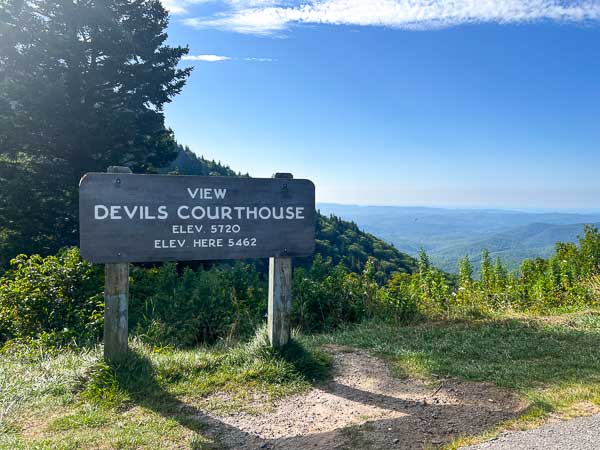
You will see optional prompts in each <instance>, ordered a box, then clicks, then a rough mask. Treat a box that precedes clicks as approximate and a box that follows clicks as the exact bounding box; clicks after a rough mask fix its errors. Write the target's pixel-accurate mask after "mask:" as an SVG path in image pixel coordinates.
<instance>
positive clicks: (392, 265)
mask: <svg viewBox="0 0 600 450" xmlns="http://www.w3.org/2000/svg"><path fill="white" fill-rule="evenodd" d="M178 147H179V152H178V154H177V157H176V158H175V159H174V160H173V162H172V163H171V164H169V166H167V167H165V168H163V169H161V170H160V172H161V173H178V174H181V175H204V176H207V175H210V176H249V175H248V174H245V175H242V174H241V173H240V172H235V171H234V170H232V169H231V168H230V167H229V166H226V165H223V164H221V163H220V162H215V161H211V160H207V159H205V158H203V157H199V156H197V155H196V154H195V153H194V152H192V151H191V150H190V149H189V147H184V146H182V145H179V146H178ZM316 240H317V247H316V254H320V255H321V256H322V257H323V259H325V260H327V259H331V263H332V264H334V265H337V264H340V263H341V264H343V265H344V266H346V267H347V268H348V269H350V270H351V271H354V272H360V271H362V270H363V269H364V267H365V263H366V262H367V260H368V258H369V257H373V258H374V259H375V266H376V269H377V272H378V273H377V276H378V278H379V279H381V280H383V279H384V278H386V277H387V276H389V275H391V274H392V273H394V272H400V273H413V272H414V271H415V270H416V268H417V262H416V260H415V259H414V258H412V257H410V256H408V255H407V254H405V253H402V252H400V251H398V250H397V249H396V248H395V247H394V246H393V245H390V244H389V243H387V242H385V241H383V240H381V239H378V238H376V237H375V236H373V235H371V234H369V233H366V232H364V231H362V230H361V229H360V228H359V227H358V225H356V224H355V223H353V222H348V221H345V220H342V219H340V218H339V217H336V216H335V215H328V216H324V215H322V214H318V220H317V233H316ZM311 260H312V258H311V259H305V260H304V261H302V260H301V261H299V263H300V264H304V265H306V264H308V263H309V262H310V261H311Z"/></svg>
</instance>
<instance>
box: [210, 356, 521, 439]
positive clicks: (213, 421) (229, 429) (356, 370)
mask: <svg viewBox="0 0 600 450" xmlns="http://www.w3.org/2000/svg"><path fill="white" fill-rule="evenodd" d="M328 351H329V352H330V353H331V354H332V356H333V360H334V376H333V379H332V380H331V381H329V382H327V383H325V384H323V385H320V386H317V387H315V388H314V389H312V390H311V391H310V392H307V393H305V394H302V395H297V396H293V397H288V398H284V399H281V400H279V401H278V402H276V404H275V405H273V406H272V407H269V408H264V409H263V408H261V405H260V404H257V405H255V408H254V409H255V410H257V411H260V412H259V413H254V414H249V413H243V412H239V413H230V414H223V415H210V414H209V415H206V414H202V415H201V417H199V419H201V420H202V421H203V422H205V423H207V424H208V427H207V429H206V432H207V433H209V434H212V435H213V436H214V437H215V438H216V440H217V441H218V442H220V443H221V444H222V446H223V447H224V448H226V449H235V450H256V449H260V450H263V449H269V450H308V449H319V450H388V449H390V450H391V449H398V450H420V449H423V448H431V447H434V446H438V445H440V444H444V443H447V442H450V441H451V440H452V439H453V438H456V437H458V436H459V435H464V434H467V435H469V434H470V435H473V434H479V433H481V432H482V431H484V430H487V429H489V428H491V427H493V426H494V425H495V424H497V423H499V422H502V421H504V420H506V419H509V418H512V417H515V416H516V415H517V414H518V413H519V411H521V409H522V408H523V406H524V405H523V403H522V402H521V400H520V399H519V398H517V397H516V396H515V395H514V394H511V393H509V392H506V391H503V390H501V389H498V388H496V387H494V386H492V385H489V384H485V383H469V382H461V381H457V380H442V381H441V384H439V385H437V387H436V385H430V384H427V383H424V382H423V381H419V380H415V379H411V378H399V377H398V376H396V374H394V373H393V371H392V369H391V368H390V367H388V364H387V363H386V362H385V361H383V360H382V359H379V358H377V357H374V356H372V355H370V354H369V353H367V352H364V351H361V350H356V349H349V348H342V347H334V346H330V347H328Z"/></svg>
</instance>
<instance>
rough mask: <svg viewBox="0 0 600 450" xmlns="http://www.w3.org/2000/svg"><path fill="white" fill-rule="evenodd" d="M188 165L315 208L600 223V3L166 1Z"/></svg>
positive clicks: (175, 122)
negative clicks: (183, 80)
mask: <svg viewBox="0 0 600 450" xmlns="http://www.w3.org/2000/svg"><path fill="white" fill-rule="evenodd" d="M164 3H165V5H166V6H167V8H168V9H169V10H170V11H171V13H172V17H171V24H170V27H169V36H170V42H171V43H172V44H180V45H185V44H187V45H189V47H190V59H189V60H186V61H184V62H183V63H184V64H185V65H193V66H195V70H194V73H193V74H192V76H191V78H190V80H189V82H188V84H187V86H186V87H185V89H184V91H183V93H182V94H181V95H180V96H178V97H177V98H175V100H174V102H173V103H172V104H170V105H169V106H168V107H167V109H166V117H167V124H168V125H169V126H170V127H172V128H173V130H174V131H175V134H176V137H177V139H178V141H179V142H181V143H182V144H186V145H189V146H190V147H191V148H192V149H193V150H194V151H195V152H196V153H198V154H202V155H204V156H206V157H209V158H214V159H216V160H220V161H222V162H225V163H227V164H229V165H231V167H232V168H234V169H236V170H242V171H244V172H246V171H247V172H249V173H250V174H251V175H253V176H265V177H268V176H270V175H271V174H272V173H274V172H281V171H285V172H292V173H294V175H295V176H296V177H299V178H310V179H312V180H313V181H314V182H315V184H316V186H317V200H318V201H327V202H339V203H359V204H394V205H435V206H463V207H521V208H572V209H589V208H600V175H599V172H600V0H595V1H570V2H567V1H558V0H496V1H491V0H477V1H475V0H449V1H442V0H315V1H310V0H309V1H307V2H303V3H302V5H300V4H299V2H297V1H295V0H227V1H208V0H164Z"/></svg>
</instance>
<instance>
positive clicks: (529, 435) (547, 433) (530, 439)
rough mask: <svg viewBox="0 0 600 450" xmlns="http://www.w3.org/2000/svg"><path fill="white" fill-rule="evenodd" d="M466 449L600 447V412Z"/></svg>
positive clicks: (596, 449) (594, 449) (589, 449)
mask: <svg viewBox="0 0 600 450" xmlns="http://www.w3.org/2000/svg"><path fill="white" fill-rule="evenodd" d="M462 450H600V414H596V415H593V416H589V417H580V418H577V419H573V420H569V421H556V422H550V423H547V424H545V425H543V426H542V427H540V428H536V429H534V430H527V431H512V432H508V433H503V434H502V435H501V436H499V437H498V438H496V439H493V440H491V441H487V442H484V443H482V444H478V445H472V446H469V447H463V448H462Z"/></svg>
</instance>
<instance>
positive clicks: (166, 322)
mask: <svg viewBox="0 0 600 450" xmlns="http://www.w3.org/2000/svg"><path fill="white" fill-rule="evenodd" d="M131 275H132V282H131V287H130V294H131V298H130V309H129V327H130V329H131V330H133V333H132V334H134V335H138V336H139V337H140V338H141V339H142V340H143V341H145V342H148V343H152V344H155V345H173V346H178V347H180V346H191V345H196V344H200V343H208V344H210V343H214V342H215V341H217V340H218V339H226V340H231V339H234V338H239V337H245V336H249V335H251V334H252V333H254V330H255V328H256V327H257V326H258V325H259V324H260V323H261V322H262V321H263V320H264V315H265V313H266V308H267V284H266V281H265V280H264V279H263V278H262V276H261V274H259V273H258V272H257V271H256V269H255V268H254V266H253V265H250V264H244V263H236V264H234V265H218V266H212V267H211V268H210V269H208V270H205V269H203V268H200V269H198V270H192V269H191V268H189V267H187V268H184V269H183V272H182V273H178V271H177V266H176V265H175V264H173V263H168V264H163V265H162V266H160V267H159V268H154V269H144V268H139V267H136V268H134V269H133V270H132V272H131Z"/></svg>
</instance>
